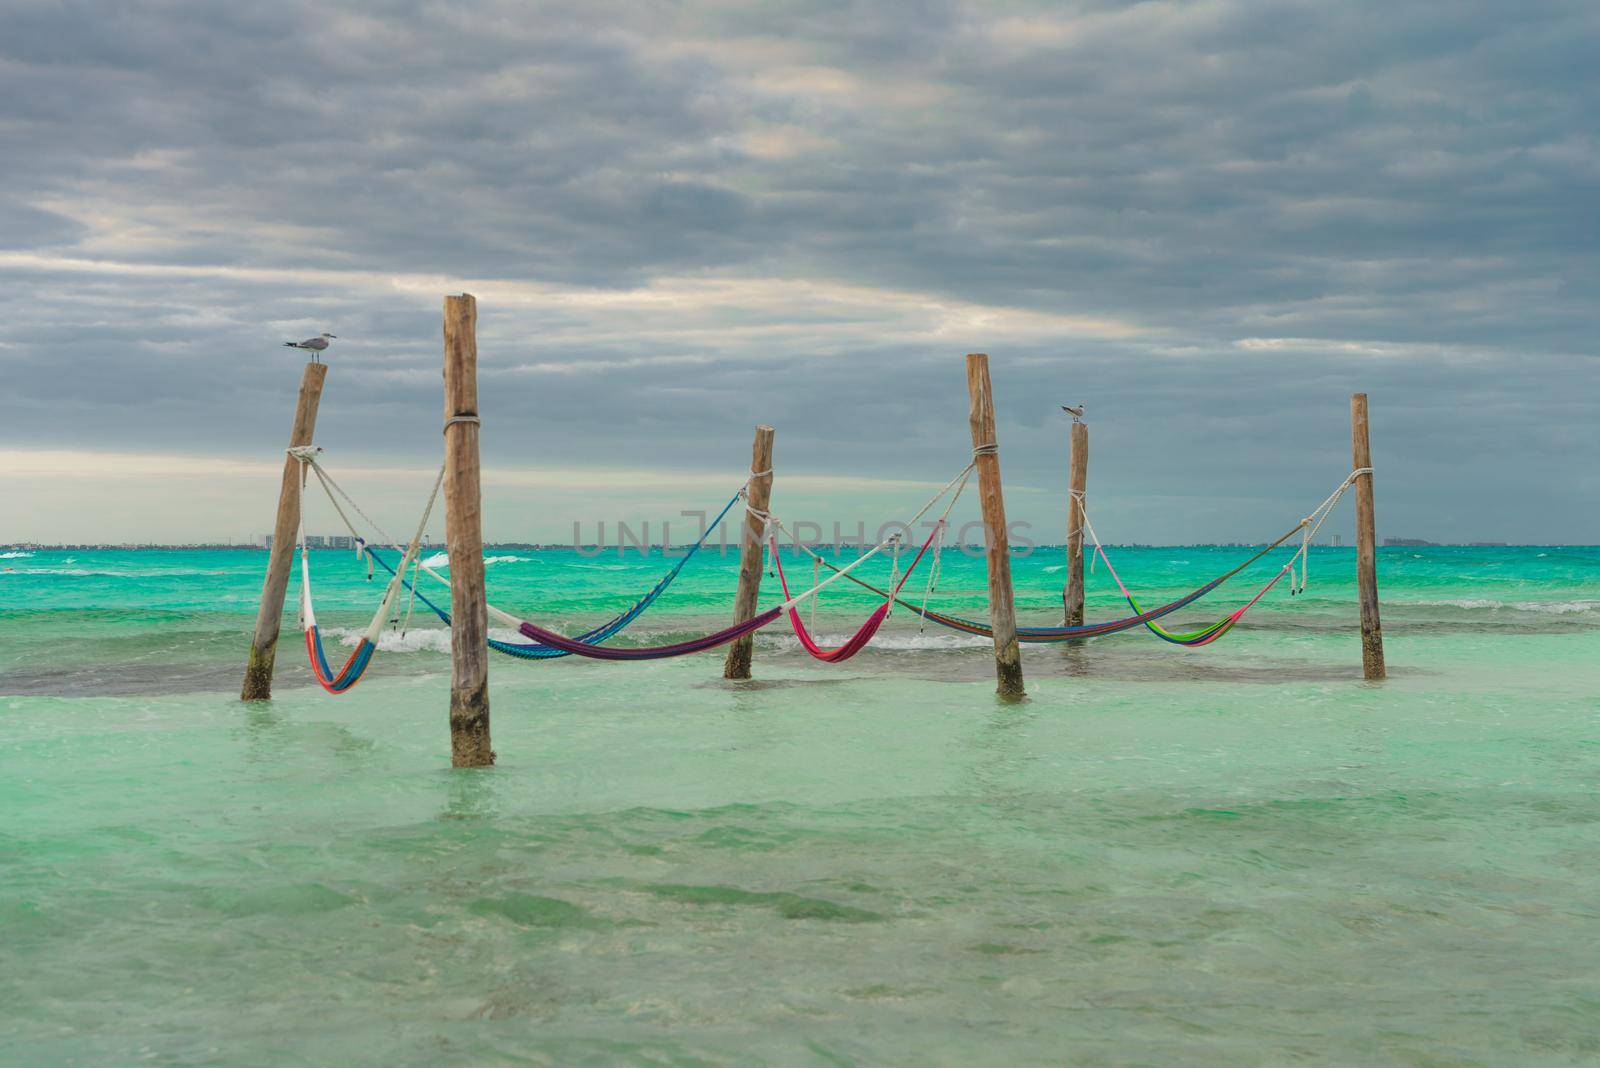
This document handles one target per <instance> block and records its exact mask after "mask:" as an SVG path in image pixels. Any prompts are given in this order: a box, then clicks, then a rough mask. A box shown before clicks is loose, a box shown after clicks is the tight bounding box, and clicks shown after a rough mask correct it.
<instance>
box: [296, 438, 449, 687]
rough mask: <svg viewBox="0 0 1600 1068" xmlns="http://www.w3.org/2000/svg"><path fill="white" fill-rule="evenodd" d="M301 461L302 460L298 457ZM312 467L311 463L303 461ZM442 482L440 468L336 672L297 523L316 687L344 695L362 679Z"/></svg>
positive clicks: (304, 618) (303, 622)
mask: <svg viewBox="0 0 1600 1068" xmlns="http://www.w3.org/2000/svg"><path fill="white" fill-rule="evenodd" d="M302 460H304V457H302ZM307 462H310V463H313V464H314V463H315V461H314V460H312V461H307ZM443 482H444V468H443V467H441V468H439V477H438V478H437V479H435V480H434V483H433V493H432V494H430V495H429V497H428V504H427V507H426V508H424V509H423V511H422V521H421V522H420V523H418V524H417V533H416V536H415V537H414V538H412V539H411V544H410V545H408V546H407V547H406V550H405V553H404V555H402V556H401V557H400V566H399V568H398V569H396V570H395V571H394V572H393V575H394V577H393V578H391V579H390V580H389V585H388V587H387V588H386V589H385V590H384V591H383V600H381V601H380V602H378V610H377V611H376V612H374V613H373V614H372V622H371V623H369V624H367V629H366V632H365V633H364V634H362V636H361V640H360V641H358V642H357V643H356V648H355V651H354V652H353V653H351V654H350V658H349V659H348V660H346V661H345V662H344V666H343V667H341V668H340V669H339V670H338V671H337V672H335V671H334V670H333V667H332V665H331V664H329V663H328V653H327V650H326V649H324V648H323V645H322V631H321V629H320V628H319V627H318V626H317V613H316V608H315V607H314V605H313V603H312V597H311V561H310V555H309V554H308V553H307V552H306V525H305V517H304V514H302V516H301V520H300V627H301V629H302V630H304V631H305V639H306V656H307V658H308V659H309V660H310V661H311V673H312V674H313V675H314V676H316V680H317V684H318V685H320V686H321V687H322V688H323V689H324V690H327V691H328V692H329V693H331V694H336V695H337V694H343V693H348V692H349V691H350V690H351V689H352V688H354V687H355V684H356V683H358V682H360V681H361V679H362V677H363V676H365V675H366V672H367V668H368V666H370V665H371V663H372V654H373V653H374V652H376V651H377V648H378V635H379V634H381V633H382V632H383V624H384V622H385V621H386V620H387V619H388V618H389V613H390V611H391V610H392V609H393V608H394V602H395V598H396V597H398V596H399V593H400V587H401V585H402V584H404V581H405V580H404V579H403V578H402V576H403V575H404V574H405V571H406V568H407V567H410V566H411V562H412V560H414V559H415V558H416V555H417V550H418V548H419V546H420V545H421V543H422V531H423V528H424V527H426V526H427V525H428V517H429V516H430V515H432V514H433V505H434V502H435V501H436V500H438V497H439V486H440V485H441V484H442V483H443Z"/></svg>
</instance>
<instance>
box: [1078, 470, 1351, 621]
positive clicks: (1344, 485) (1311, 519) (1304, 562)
mask: <svg viewBox="0 0 1600 1068" xmlns="http://www.w3.org/2000/svg"><path fill="white" fill-rule="evenodd" d="M1371 471H1372V469H1371V468H1370V467H1363V468H1358V469H1357V470H1355V471H1352V472H1350V474H1349V475H1348V476H1347V477H1346V478H1345V480H1344V481H1343V482H1341V483H1340V484H1339V486H1338V488H1337V489H1335V490H1334V491H1333V492H1332V493H1330V494H1329V495H1328V496H1327V497H1326V498H1325V499H1324V500H1323V502H1322V503H1321V504H1319V505H1317V507H1316V508H1315V509H1313V510H1312V512H1311V514H1310V515H1309V516H1307V517H1306V518H1304V519H1302V520H1300V525H1299V526H1298V527H1296V528H1295V530H1291V531H1290V532H1289V533H1288V534H1285V535H1284V536H1283V537H1281V538H1279V539H1278V540H1277V541H1276V542H1274V543H1273V544H1272V545H1269V546H1268V547H1267V549H1266V550H1263V551H1262V553H1257V554H1256V556H1255V557H1254V558H1253V560H1252V561H1251V562H1253V561H1254V560H1259V559H1260V558H1261V556H1262V555H1263V554H1264V553H1265V552H1267V551H1269V550H1271V549H1273V548H1275V547H1276V546H1278V545H1281V544H1283V543H1284V542H1285V541H1287V540H1289V538H1290V537H1292V536H1293V535H1294V534H1295V532H1296V531H1298V532H1299V533H1300V548H1299V550H1298V551H1297V552H1296V553H1295V554H1294V555H1293V556H1291V557H1289V561H1288V563H1286V564H1284V565H1283V567H1281V568H1279V569H1278V573H1277V574H1276V575H1273V576H1272V578H1271V579H1269V580H1268V581H1267V584H1266V585H1264V586H1262V587H1261V589H1259V590H1257V591H1256V595H1255V596H1254V597H1252V598H1250V600H1248V601H1246V602H1245V603H1244V604H1243V605H1241V606H1240V607H1239V608H1236V609H1234V610H1233V611H1232V612H1229V613H1228V614H1227V615H1225V616H1223V617H1222V618H1221V619H1219V620H1217V621H1216V622H1214V623H1210V624H1208V625H1206V626H1204V627H1200V628H1199V629H1197V630H1191V631H1187V632H1184V633H1174V632H1173V631H1170V630H1167V629H1166V628H1165V627H1163V626H1161V625H1160V624H1159V623H1156V622H1155V621H1154V620H1147V621H1146V622H1145V628H1146V629H1147V630H1149V631H1150V633H1151V634H1154V635H1155V636H1156V637H1157V638H1160V639H1161V640H1162V641H1164V642H1170V643H1171V644H1173V645H1182V646H1185V647H1187V648H1190V649H1199V648H1201V647H1203V646H1207V645H1210V644H1211V643H1212V642H1214V641H1216V640H1217V639H1219V638H1221V637H1222V636H1223V635H1224V634H1226V633H1228V632H1229V631H1230V630H1232V629H1233V628H1234V626H1235V625H1236V624H1237V623H1238V622H1239V620H1241V619H1243V618H1244V614H1245V613H1246V612H1248V611H1250V609H1252V608H1254V607H1255V605H1256V602H1258V601H1260V600H1261V598H1263V597H1265V596H1266V595H1267V591H1268V590H1270V589H1272V587H1274V586H1276V585H1277V584H1278V580H1279V579H1281V578H1283V576H1285V575H1291V576H1292V575H1294V565H1295V561H1296V560H1298V561H1300V568H1301V570H1300V574H1299V576H1298V577H1297V578H1296V579H1292V580H1291V583H1290V587H1291V588H1290V590H1289V593H1290V595H1291V596H1293V595H1294V594H1297V593H1302V592H1304V591H1305V588H1306V574H1307V571H1308V569H1309V567H1310V556H1311V543H1312V541H1313V540H1314V539H1315V538H1316V536H1317V531H1319V530H1321V529H1322V524H1323V523H1325V522H1327V519H1328V516H1329V515H1330V514H1331V513H1332V512H1333V509H1334V506H1335V505H1337V504H1338V503H1339V498H1340V497H1343V496H1344V494H1345V491H1346V490H1348V489H1349V488H1350V487H1351V486H1352V485H1354V484H1355V480H1356V479H1357V478H1358V477H1360V476H1361V475H1364V474H1369V473H1371ZM1083 527H1084V529H1085V530H1087V531H1088V532H1089V537H1090V538H1092V539H1094V551H1095V552H1096V553H1097V554H1099V556H1100V559H1102V560H1104V561H1105V563H1106V570H1107V571H1109V572H1111V578H1112V580H1113V581H1114V582H1116V584H1117V589H1119V590H1121V591H1122V596H1123V597H1124V598H1125V599H1126V600H1127V602H1128V605H1129V607H1131V608H1132V609H1133V610H1134V611H1135V612H1137V611H1139V602H1138V600H1137V599H1135V598H1134V596H1133V594H1132V593H1130V592H1129V591H1128V587H1127V586H1125V585H1123V583H1122V578H1121V576H1119V575H1118V574H1117V569H1116V568H1115V567H1112V566H1111V558H1110V557H1109V556H1107V555H1106V550H1105V546H1103V545H1101V544H1100V537H1099V535H1097V534H1096V533H1095V532H1094V524H1093V523H1091V522H1090V521H1089V513H1088V512H1087V511H1084V512H1083Z"/></svg>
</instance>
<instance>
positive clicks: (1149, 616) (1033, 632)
mask: <svg viewBox="0 0 1600 1068" xmlns="http://www.w3.org/2000/svg"><path fill="white" fill-rule="evenodd" d="M1299 532H1300V528H1299V527H1296V528H1295V529H1294V530H1291V531H1289V532H1288V533H1287V534H1285V535H1283V536H1282V537H1281V538H1279V539H1278V540H1277V541H1274V542H1273V543H1272V544H1270V545H1268V546H1267V547H1266V548H1264V549H1262V550H1261V551H1260V552H1258V553H1256V554H1255V555H1254V556H1252V557H1250V559H1248V560H1246V561H1245V562H1244V563H1242V564H1240V565H1239V566H1238V567H1235V568H1234V569H1233V570H1232V571H1229V572H1228V573H1226V574H1224V575H1219V576H1217V577H1216V578H1214V579H1212V580H1211V581H1210V582H1207V583H1206V584H1205V585H1204V586H1201V587H1199V588H1198V589H1196V590H1194V591H1193V592H1191V593H1186V594H1184V595H1183V596H1182V597H1179V598H1178V599H1177V600H1176V601H1169V602H1168V603H1166V604H1164V605H1161V606H1160V607H1158V608H1152V609H1149V610H1148V611H1146V610H1145V609H1143V608H1141V607H1140V606H1139V605H1138V604H1137V603H1133V610H1134V611H1135V612H1136V613H1138V614H1137V615H1132V616H1127V617H1126V618H1123V619H1113V620H1108V621H1106V622H1104V623H1085V624H1083V625H1082V626H1077V627H1018V628H1017V640H1018V641H1023V642H1033V643H1040V644H1043V643H1050V642H1067V641H1077V640H1081V639H1084V638H1103V637H1106V636H1108V635H1111V634H1117V633H1119V632H1121V631H1125V630H1132V629H1133V628H1134V627H1140V626H1148V625H1149V624H1150V623H1152V622H1154V621H1155V620H1157V619H1160V618H1161V617H1162V616H1165V615H1169V614H1171V613H1173V612H1176V611H1177V610H1178V609H1180V608H1183V607H1185V606H1187V605H1190V604H1193V603H1194V602H1195V601H1198V600H1199V599H1200V598H1202V597H1204V596H1205V595H1206V594H1208V593H1210V592H1211V591H1212V590H1215V589H1216V588H1217V587H1218V586H1221V585H1222V584H1223V583H1224V582H1227V581H1228V580H1229V579H1231V578H1233V577H1234V576H1235V575H1237V574H1239V572H1241V571H1243V570H1244V569H1245V568H1247V567H1249V566H1250V565H1251V564H1253V563H1255V562H1256V561H1257V560H1260V559H1261V558H1262V557H1263V556H1265V555H1267V554H1268V553H1270V552H1271V551H1272V550H1273V549H1276V548H1277V547H1278V546H1280V545H1282V544H1283V543H1284V542H1286V541H1288V540H1289V539H1290V538H1292V537H1294V536H1295V535H1296V534H1298V533H1299ZM821 562H822V566H823V567H826V568H830V569H832V570H835V571H837V570H838V568H837V567H835V566H834V565H833V564H832V563H830V562H828V561H827V560H822V561H821ZM1107 566H1108V567H1109V566H1110V565H1109V564H1108V565H1107ZM851 581H852V582H854V583H855V584H856V585H858V586H860V587H862V588H863V589H866V590H869V591H871V592H872V593H875V594H877V595H878V596H880V597H887V596H888V595H889V591H887V590H882V589H879V588H878V587H876V586H873V585H871V584H869V583H868V582H866V581H865V580H863V579H858V578H852V579H851ZM1274 581H1276V580H1274ZM1262 592H1263V593H1264V592H1266V591H1264V590H1263V591H1262ZM895 603H896V604H898V605H900V606H902V607H904V608H909V609H911V610H912V611H913V612H915V613H916V614H917V615H919V616H921V617H922V618H923V619H926V620H928V621H929V622H932V623H937V624H939V625H940V626H942V627H949V628H950V629H951V630H959V631H962V632H964V633H967V634H974V635H978V636H980V637H984V638H992V637H994V631H993V630H992V629H991V628H990V626H989V624H987V623H980V622H978V621H977V620H974V619H964V618H962V617H961V616H952V615H946V614H945V613H943V612H938V611H935V610H934V609H932V608H928V607H926V606H922V605H915V604H912V603H910V602H909V601H906V600H904V599H902V598H900V597H896V598H895ZM1219 636H1220V635H1219Z"/></svg>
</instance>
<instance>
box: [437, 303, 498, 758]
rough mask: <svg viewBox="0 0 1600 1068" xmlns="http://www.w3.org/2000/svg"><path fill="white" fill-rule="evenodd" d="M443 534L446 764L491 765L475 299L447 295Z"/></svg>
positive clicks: (492, 756)
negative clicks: (447, 590)
mask: <svg viewBox="0 0 1600 1068" xmlns="http://www.w3.org/2000/svg"><path fill="white" fill-rule="evenodd" d="M444 416H445V427H444V470H445V474H444V529H445V541H446V547H447V549H448V551H449V553H450V763H451V764H452V765H453V766H455V767H458V768H483V767H488V766H489V765H491V764H493V763H494V749H493V747H492V746H491V745H490V742H489V609H488V602H487V600H486V597H485V594H484V588H483V496H482V493H481V491H480V489H479V485H478V431H479V424H478V302H477V300H476V299H475V298H474V297H473V296H472V295H471V294H468V293H463V294H462V295H461V296H459V297H446V298H444Z"/></svg>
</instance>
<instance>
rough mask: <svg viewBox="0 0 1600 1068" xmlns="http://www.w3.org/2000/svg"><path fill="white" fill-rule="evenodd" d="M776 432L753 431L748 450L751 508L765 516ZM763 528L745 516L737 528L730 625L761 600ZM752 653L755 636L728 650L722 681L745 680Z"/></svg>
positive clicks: (746, 615)
mask: <svg viewBox="0 0 1600 1068" xmlns="http://www.w3.org/2000/svg"><path fill="white" fill-rule="evenodd" d="M776 433H777V432H776V431H775V430H773V429H772V428H771V427H770V426H758V427H756V437H755V442H754V443H753V444H752V445H751V446H750V490H749V503H750V507H751V508H753V509H754V510H755V511H757V512H765V511H766V510H767V504H768V503H769V502H770V501H771V500H772V438H773V435H774V434H776ZM764 527H765V524H764V523H763V522H762V521H761V520H759V519H757V518H756V517H755V516H753V515H751V514H750V513H749V512H745V514H744V522H743V523H742V524H740V528H739V529H740V530H741V531H743V536H742V537H741V538H740V539H739V541H740V550H739V592H738V593H737V594H735V595H734V598H733V621H734V622H735V623H743V622H744V621H745V620H747V619H750V618H752V617H754V616H755V614H756V602H757V600H758V599H759V598H760V596H761V557H762V553H763V552H764V551H765V549H766V546H764V545H763V544H762V543H761V535H762V532H763V528H764ZM754 653H755V635H753V634H746V635H745V636H744V637H742V638H738V639H736V640H735V641H734V643H733V644H732V645H730V646H729V647H728V659H727V660H726V661H725V662H724V663H723V665H722V677H723V678H725V679H748V678H749V677H750V658H751V656H752V655H754Z"/></svg>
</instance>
